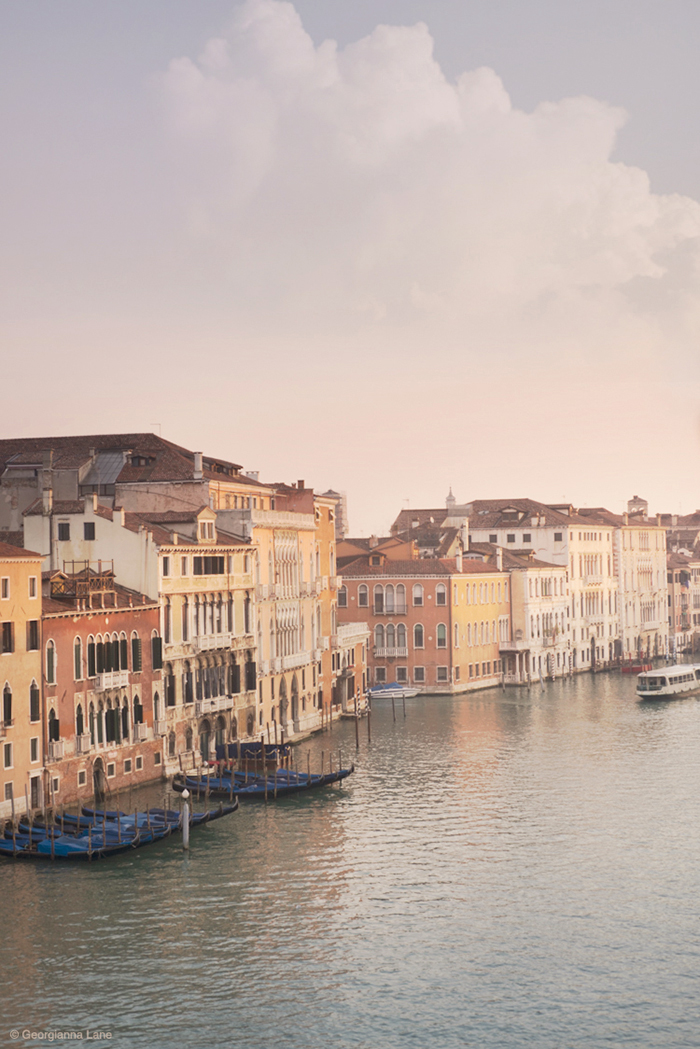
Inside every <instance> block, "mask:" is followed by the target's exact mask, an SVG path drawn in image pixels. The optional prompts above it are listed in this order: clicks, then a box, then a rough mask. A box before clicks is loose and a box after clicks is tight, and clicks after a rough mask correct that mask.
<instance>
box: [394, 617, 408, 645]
mask: <svg viewBox="0 0 700 1049" xmlns="http://www.w3.org/2000/svg"><path fill="white" fill-rule="evenodd" d="M396 647H397V648H405V647H406V624H405V623H399V625H398V626H397V628H396Z"/></svg>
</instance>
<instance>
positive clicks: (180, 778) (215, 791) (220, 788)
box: [173, 765, 355, 800]
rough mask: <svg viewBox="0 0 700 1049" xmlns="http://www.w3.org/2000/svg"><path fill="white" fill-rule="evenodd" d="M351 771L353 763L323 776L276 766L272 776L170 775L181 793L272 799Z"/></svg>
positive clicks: (313, 787)
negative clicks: (347, 767) (276, 768)
mask: <svg viewBox="0 0 700 1049" xmlns="http://www.w3.org/2000/svg"><path fill="white" fill-rule="evenodd" d="M354 771H355V766H354V765H351V766H350V768H349V769H338V770H337V772H328V773H325V774H323V775H321V774H319V775H315V774H313V773H312V774H311V775H310V776H309V775H308V774H307V773H306V772H293V771H292V770H291V769H278V770H277V772H276V773H275V774H274V775H267V776H258V775H251V776H246V774H245V773H244V772H234V773H233V775H231V774H230V773H229V774H226V773H224V774H223V775H221V776H213V775H208V776H199V777H197V776H188V775H186V773H184V772H178V773H176V774H175V775H174V776H173V790H176V791H179V792H180V793H182V791H183V790H188V791H189V792H190V794H192V795H194V796H195V797H200V798H204V797H212V798H230V797H235V798H251V799H266V800H274V799H276V798H285V797H288V796H289V795H290V794H301V793H304V792H305V791H308V790H316V789H318V788H319V787H328V786H330V784H331V783H339V782H340V781H341V780H344V779H346V778H347V777H348V776H350V775H352V773H353V772H354Z"/></svg>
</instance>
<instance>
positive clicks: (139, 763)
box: [136, 754, 143, 772]
mask: <svg viewBox="0 0 700 1049" xmlns="http://www.w3.org/2000/svg"><path fill="white" fill-rule="evenodd" d="M142 768H143V758H142V757H141V755H140V754H139V755H138V756H137V758H136V771H137V772H140V771H141V769H142Z"/></svg>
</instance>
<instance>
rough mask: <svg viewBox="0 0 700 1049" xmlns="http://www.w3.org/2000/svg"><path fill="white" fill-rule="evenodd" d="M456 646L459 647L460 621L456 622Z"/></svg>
mask: <svg viewBox="0 0 700 1049" xmlns="http://www.w3.org/2000/svg"><path fill="white" fill-rule="evenodd" d="M455 648H459V623H455Z"/></svg>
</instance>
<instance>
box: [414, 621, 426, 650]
mask: <svg viewBox="0 0 700 1049" xmlns="http://www.w3.org/2000/svg"><path fill="white" fill-rule="evenodd" d="M424 644H425V632H424V630H423V625H422V624H421V623H416V625H415V626H414V627H413V647H414V648H423V646H424Z"/></svg>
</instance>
